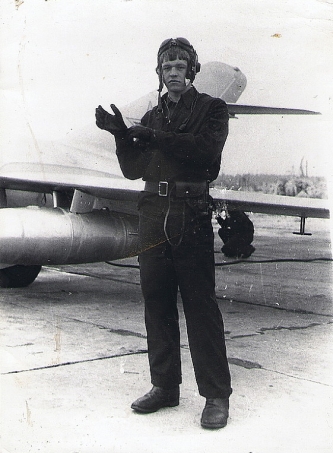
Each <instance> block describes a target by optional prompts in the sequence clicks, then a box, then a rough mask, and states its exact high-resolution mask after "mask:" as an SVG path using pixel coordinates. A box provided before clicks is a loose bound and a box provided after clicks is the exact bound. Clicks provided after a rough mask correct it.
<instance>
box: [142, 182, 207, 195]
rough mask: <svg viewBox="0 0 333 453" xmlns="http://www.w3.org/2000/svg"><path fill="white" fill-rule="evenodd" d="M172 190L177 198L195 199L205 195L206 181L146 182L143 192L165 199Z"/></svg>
mask: <svg viewBox="0 0 333 453" xmlns="http://www.w3.org/2000/svg"><path fill="white" fill-rule="evenodd" d="M173 189H175V191H174V195H175V197H177V198H195V197H200V196H202V195H207V194H208V190H209V186H208V183H207V181H200V182H188V181H186V182H185V181H177V182H168V181H158V182H155V181H154V182H152V181H146V183H145V189H144V190H145V191H147V192H152V193H157V194H158V195H159V196H160V197H167V196H168V195H169V194H170V193H171V191H172V190H173Z"/></svg>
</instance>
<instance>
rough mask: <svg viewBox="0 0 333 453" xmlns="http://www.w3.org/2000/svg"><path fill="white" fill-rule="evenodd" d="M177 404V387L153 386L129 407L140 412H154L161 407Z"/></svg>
mask: <svg viewBox="0 0 333 453" xmlns="http://www.w3.org/2000/svg"><path fill="white" fill-rule="evenodd" d="M178 404H179V387H175V388H173V389H163V388H162V387H155V386H153V388H152V389H151V390H150V391H149V392H148V393H146V394H145V395H144V396H142V397H141V398H138V399H137V400H136V401H134V403H132V405H131V408H132V409H134V410H135V411H136V412H140V413H142V414H150V413H151V412H156V411H158V410H159V409H161V408H162V407H174V406H178Z"/></svg>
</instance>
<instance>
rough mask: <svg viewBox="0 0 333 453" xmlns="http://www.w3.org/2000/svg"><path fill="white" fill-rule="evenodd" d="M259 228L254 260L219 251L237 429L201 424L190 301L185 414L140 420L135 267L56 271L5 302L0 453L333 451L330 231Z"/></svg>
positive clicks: (142, 382) (286, 224)
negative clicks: (134, 405) (192, 353)
mask: <svg viewBox="0 0 333 453" xmlns="http://www.w3.org/2000/svg"><path fill="white" fill-rule="evenodd" d="M252 220H253V221H254V224H255V240H254V245H255V247H256V251H255V253H254V254H253V255H252V256H251V257H250V258H249V259H247V260H246V262H235V261H233V260H231V259H227V258H225V257H224V255H223V254H222V253H221V252H220V247H221V246H222V242H221V241H220V239H219V238H218V237H217V239H216V243H215V249H216V250H215V251H216V263H217V266H216V283H217V288H216V289H217V297H218V303H219V306H220V309H221V311H222V313H223V317H224V322H225V330H226V344H227V350H228V357H229V362H230V369H231V374H232V383H233V394H232V396H231V399H230V406H231V407H230V418H229V423H228V425H227V427H225V428H223V429H221V430H204V429H202V428H201V426H200V416H201V412H202V409H203V407H204V403H205V401H204V399H203V398H202V397H201V396H200V395H198V391H197V387H196V383H195V379H194V374H193V369H192V364H191V358H190V353H189V349H188V342H187V336H186V329H185V321H184V316H183V312H182V305H181V301H180V303H179V310H180V323H181V329H182V337H181V343H182V360H183V384H182V386H181V399H180V405H179V406H178V407H174V408H168V409H161V410H160V411H158V412H156V413H154V414H149V415H139V414H136V413H134V412H133V411H132V410H131V408H130V405H131V403H132V401H133V400H135V399H136V398H137V397H139V396H141V395H142V394H144V393H146V392H147V391H148V390H149V389H150V388H151V384H150V377H149V370H148V362H147V353H146V352H147V349H146V336H145V335H146V333H145V327H144V322H143V301H142V295H141V290H140V283H139V271H138V269H137V260H136V258H133V259H127V260H122V261H119V262H116V263H113V264H107V263H98V264H92V265H82V266H61V267H46V268H43V270H42V272H41V273H40V275H39V276H38V278H37V279H36V281H35V282H34V283H33V284H32V285H31V286H30V287H28V288H24V289H15V290H14V289H3V290H1V293H0V301H1V304H0V307H1V323H0V343H1V406H0V414H1V425H0V430H1V452H2V453H7V452H9V453H14V452H18V453H28V452H31V453H36V452H43V453H53V452H57V453H102V452H103V453H104V452H105V453H129V452H131V453H132V452H138V453H151V452H154V453H162V452H163V453H169V452H177V453H201V452H206V451H209V452H210V451H217V452H227V453H229V452H230V453H231V452H232V453H261V452H262V453H270V452H274V453H275V452H279V453H280V452H302V453H307V452H311V453H312V452H313V453H318V452H332V451H333V436H332V434H333V429H332V425H333V417H332V415H333V410H332V402H333V380H332V371H333V357H332V349H331V344H332V330H333V326H332V317H333V307H332V261H331V258H332V253H331V240H330V233H329V221H327V220H315V219H309V220H308V221H307V230H308V231H311V232H312V233H313V235H312V236H296V235H293V234H292V231H297V230H298V229H299V226H298V223H297V222H296V220H295V219H289V218H282V217H273V216H263V215H258V214H257V215H253V216H252ZM114 264H118V265H117V266H115V265H114ZM119 264H120V265H121V266H119ZM128 266H129V267H128Z"/></svg>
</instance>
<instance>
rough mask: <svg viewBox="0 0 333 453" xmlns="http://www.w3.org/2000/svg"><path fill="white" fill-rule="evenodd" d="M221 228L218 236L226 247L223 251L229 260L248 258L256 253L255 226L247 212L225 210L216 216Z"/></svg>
mask: <svg viewBox="0 0 333 453" xmlns="http://www.w3.org/2000/svg"><path fill="white" fill-rule="evenodd" d="M216 220H217V222H218V224H219V225H220V227H221V228H219V230H218V235H219V236H220V238H221V239H222V241H223V243H224V245H223V247H222V248H221V251H222V252H223V253H224V255H225V256H227V257H228V258H248V257H249V256H251V255H252V253H253V252H254V251H255V248H254V247H253V245H251V242H252V241H253V233H254V226H253V223H252V222H251V220H250V219H249V217H248V216H247V215H246V214H245V212H243V211H240V210H234V211H227V210H223V211H222V212H221V214H219V215H217V216H216Z"/></svg>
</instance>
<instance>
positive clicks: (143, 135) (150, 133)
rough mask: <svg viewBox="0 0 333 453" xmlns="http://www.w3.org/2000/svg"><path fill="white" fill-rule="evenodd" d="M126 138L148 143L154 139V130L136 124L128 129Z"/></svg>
mask: <svg viewBox="0 0 333 453" xmlns="http://www.w3.org/2000/svg"><path fill="white" fill-rule="evenodd" d="M128 137H129V138H131V139H132V140H134V141H136V140H141V141H142V142H145V143H149V142H150V141H151V140H152V139H153V138H154V130H153V129H151V128H150V127H145V126H141V124H138V125H136V126H132V127H130V128H129V129H128Z"/></svg>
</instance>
